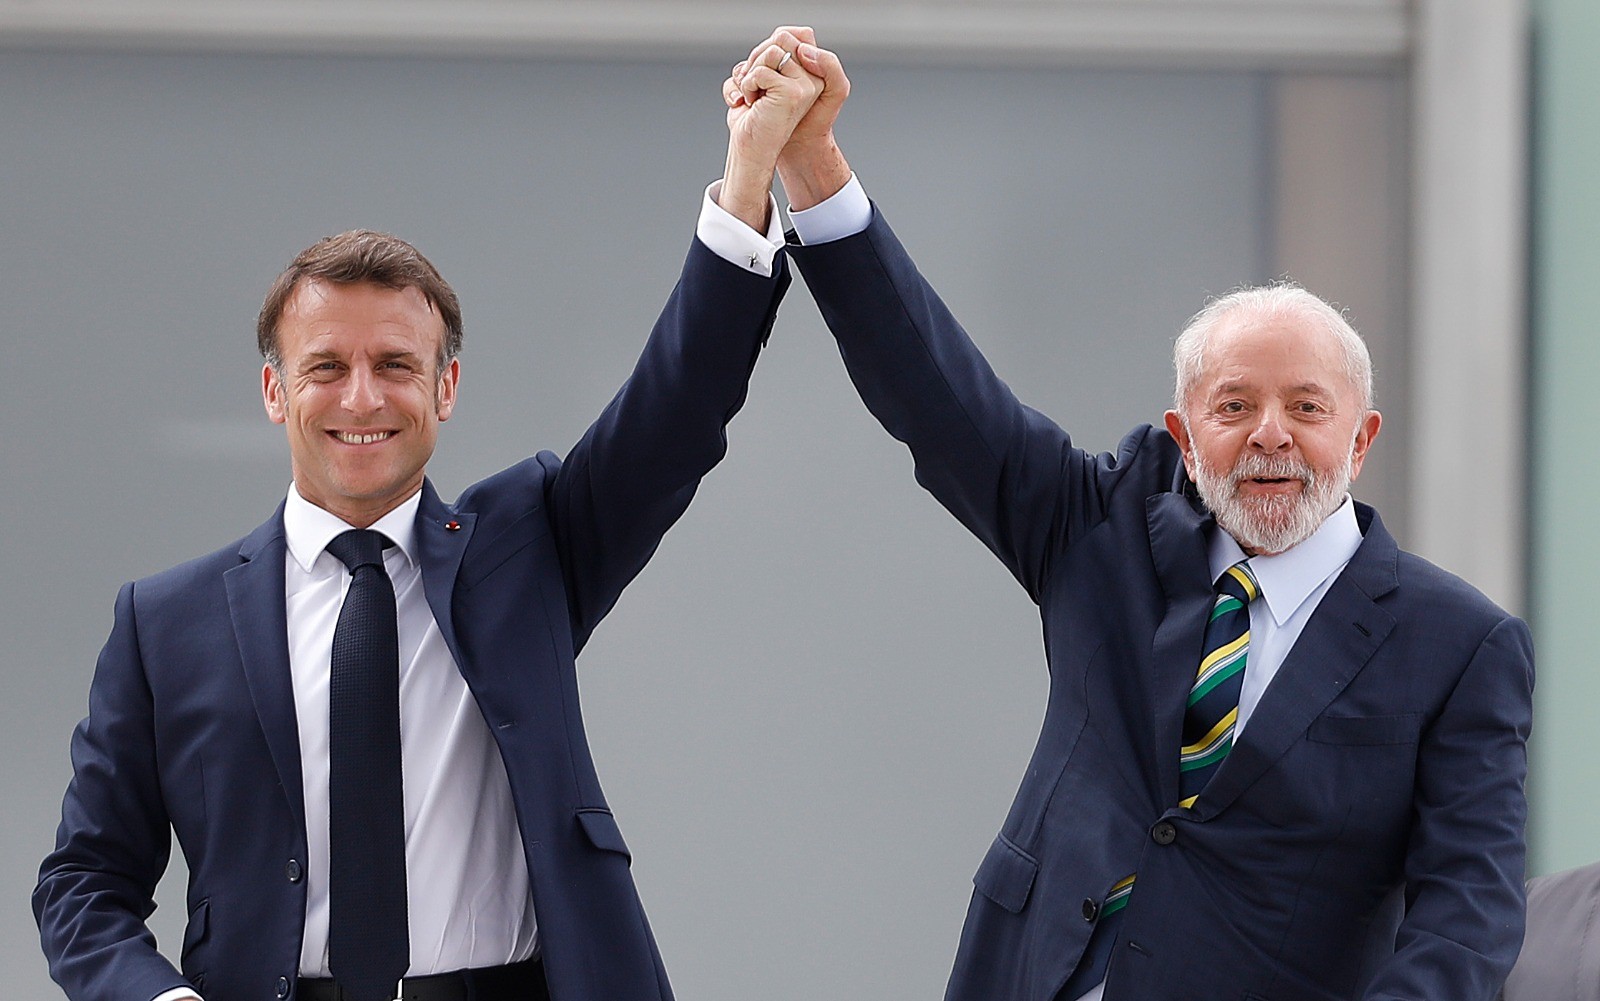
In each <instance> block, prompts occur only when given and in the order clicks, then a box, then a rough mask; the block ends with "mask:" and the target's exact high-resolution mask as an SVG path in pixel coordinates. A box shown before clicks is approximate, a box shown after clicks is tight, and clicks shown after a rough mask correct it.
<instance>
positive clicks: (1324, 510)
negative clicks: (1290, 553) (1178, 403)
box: [1194, 443, 1353, 554]
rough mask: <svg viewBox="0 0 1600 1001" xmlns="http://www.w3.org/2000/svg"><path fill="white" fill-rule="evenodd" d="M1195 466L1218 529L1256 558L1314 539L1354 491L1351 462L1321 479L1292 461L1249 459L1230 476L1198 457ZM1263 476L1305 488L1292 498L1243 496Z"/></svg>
mask: <svg viewBox="0 0 1600 1001" xmlns="http://www.w3.org/2000/svg"><path fill="white" fill-rule="evenodd" d="M1352 444H1353V443H1352ZM1194 464H1195V474H1196V475H1195V487H1196V488H1197V489H1198V490H1199V492H1200V499H1201V500H1202V501H1204V502H1205V505H1206V508H1207V509H1209V510H1210V511H1211V513H1212V515H1213V516H1215V517H1216V519H1217V526H1218V527H1219V528H1221V529H1222V530H1223V531H1224V532H1227V533H1228V534H1229V535H1231V536H1233V539H1234V541H1235V542H1237V543H1239V545H1240V546H1241V547H1242V548H1244V549H1246V550H1250V551H1253V552H1256V553H1262V554H1277V553H1281V552H1285V551H1287V550H1289V549H1292V548H1294V547H1295V546H1298V545H1299V544H1300V543H1302V542H1304V541H1306V540H1307V539H1309V538H1311V536H1313V535H1314V534H1316V531H1317V529H1319V528H1321V527H1322V523H1323V522H1324V521H1327V520H1328V515H1330V514H1332V513H1333V512H1334V511H1336V510H1338V509H1339V505H1340V504H1342V503H1344V498H1345V495H1346V494H1348V493H1349V492H1350V463H1349V462H1346V463H1345V464H1344V465H1343V466H1342V467H1341V468H1340V469H1339V471H1338V473H1337V474H1335V475H1331V476H1319V475H1317V472H1316V471H1315V470H1314V469H1312V468H1311V467H1310V466H1308V465H1306V464H1304V463H1302V462H1297V461H1295V460H1293V459H1287V458H1284V457H1282V456H1270V455H1257V454H1253V453H1247V454H1246V455H1244V456H1243V457H1242V458H1241V459H1240V460H1239V461H1238V463H1236V464H1235V465H1234V467H1233V468H1232V469H1230V470H1228V471H1227V472H1222V471H1219V470H1217V469H1214V468H1213V467H1211V466H1210V465H1208V464H1207V463H1206V461H1205V460H1204V459H1202V458H1200V455H1199V453H1198V452H1196V453H1195V456H1194ZM1258 476H1259V477H1271V478H1274V479H1276V478H1287V479H1296V480H1300V481H1301V482H1302V483H1304V484H1305V487H1304V489H1302V490H1301V491H1300V492H1299V493H1298V494H1295V495H1292V496H1281V497H1253V498H1249V499H1246V498H1243V497H1240V496H1239V484H1240V482H1242V481H1244V480H1248V479H1254V478H1255V477H1258Z"/></svg>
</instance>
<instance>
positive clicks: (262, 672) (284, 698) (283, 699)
mask: <svg viewBox="0 0 1600 1001" xmlns="http://www.w3.org/2000/svg"><path fill="white" fill-rule="evenodd" d="M285 554H286V544H285V542H284V538H283V506H282V505H279V507H278V512H277V513H276V514H274V515H273V516H272V517H271V518H270V519H269V520H268V521H267V522H266V523H265V524H263V525H262V526H261V527H260V528H257V529H256V530H255V531H254V532H252V533H250V535H249V536H247V537H246V538H245V540H244V542H243V543H242V544H241V545H240V546H239V557H240V559H241V560H243V562H242V563H240V564H239V565H238V566H236V567H234V568H233V569H232V570H229V571H227V572H226V573H224V574H223V575H222V580H223V584H224V586H225V587H226V588H227V590H228V612H229V614H230V616H231V617H232V619H233V635H234V639H235V641H236V642H237V643H238V645H239V660H240V661H241V662H242V663H243V665H244V676H245V681H246V682H247V683H248V684H249V686H250V699H251V701H252V702H254V703H255V708H256V716H257V717H258V718H259V719H260V720H261V730H262V732H263V733H264V734H265V735H266V738H267V750H268V752H269V753H271V755H272V763H273V765H274V767H276V768H277V770H278V780H279V782H280V783H281V784H282V787H283V792H284V795H285V796H286V797H287V798H288V800H289V810H290V812H291V813H293V814H294V817H295V819H296V820H298V821H299V822H300V825H301V827H302V828H304V827H305V822H306V809H305V792H304V788H303V786H302V784H301V780H300V734H299V729H298V726H297V724H296V721H295V713H294V683H293V681H292V680H291V679H290V676H289V629H288V623H287V617H286V613H285V611H284V581H283V568H284V559H285V558H286V555H285Z"/></svg>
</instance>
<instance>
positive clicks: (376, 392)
mask: <svg viewBox="0 0 1600 1001" xmlns="http://www.w3.org/2000/svg"><path fill="white" fill-rule="evenodd" d="M339 402H340V404H341V405H342V406H343V407H344V409H345V410H347V411H348V412H350V413H352V414H370V413H372V412H374V411H376V410H379V409H381V408H382V407H383V390H382V387H381V386H379V384H378V377H377V376H376V375H374V374H373V373H372V372H370V371H368V370H367V369H365V368H360V367H355V368H352V369H351V370H350V374H349V375H348V376H346V377H345V381H344V395H343V398H342V399H341V400H340V401H339Z"/></svg>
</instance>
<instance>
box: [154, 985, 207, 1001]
mask: <svg viewBox="0 0 1600 1001" xmlns="http://www.w3.org/2000/svg"><path fill="white" fill-rule="evenodd" d="M199 996H200V995H198V994H196V993H195V992H194V988H193V987H174V988H173V989H172V990H170V991H162V992H161V993H160V994H157V995H156V996H155V997H153V998H151V999H150V1001H178V999H179V998H197V997H199Z"/></svg>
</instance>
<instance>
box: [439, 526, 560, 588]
mask: <svg viewBox="0 0 1600 1001" xmlns="http://www.w3.org/2000/svg"><path fill="white" fill-rule="evenodd" d="M549 534H550V523H549V522H548V521H547V520H545V517H544V508H543V507H536V508H534V509H533V510H532V511H529V512H528V513H527V514H524V515H523V516H522V517H520V518H518V519H517V520H516V521H513V522H512V523H511V524H509V525H507V526H506V527H505V528H504V529H503V530H502V531H501V532H500V534H499V535H496V536H495V537H494V538H493V539H490V540H489V541H488V542H486V543H484V544H483V545H482V546H481V547H480V546H472V547H471V548H470V549H469V550H468V551H467V556H466V558H465V559H464V560H463V561H462V564H461V573H460V575H459V578H458V579H459V580H460V582H461V586H462V587H467V588H471V587H476V586H477V585H478V584H481V583H482V582H483V579H484V578H485V577H487V576H489V575H490V574H492V573H494V572H495V571H496V570H498V569H500V568H501V567H502V566H504V565H505V563H506V561H507V560H509V559H511V557H513V556H515V555H517V554H518V553H520V552H522V551H523V550H524V549H526V548H528V547H529V546H531V545H532V544H533V543H535V542H537V541H539V540H540V539H541V538H543V537H544V536H546V535H549Z"/></svg>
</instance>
